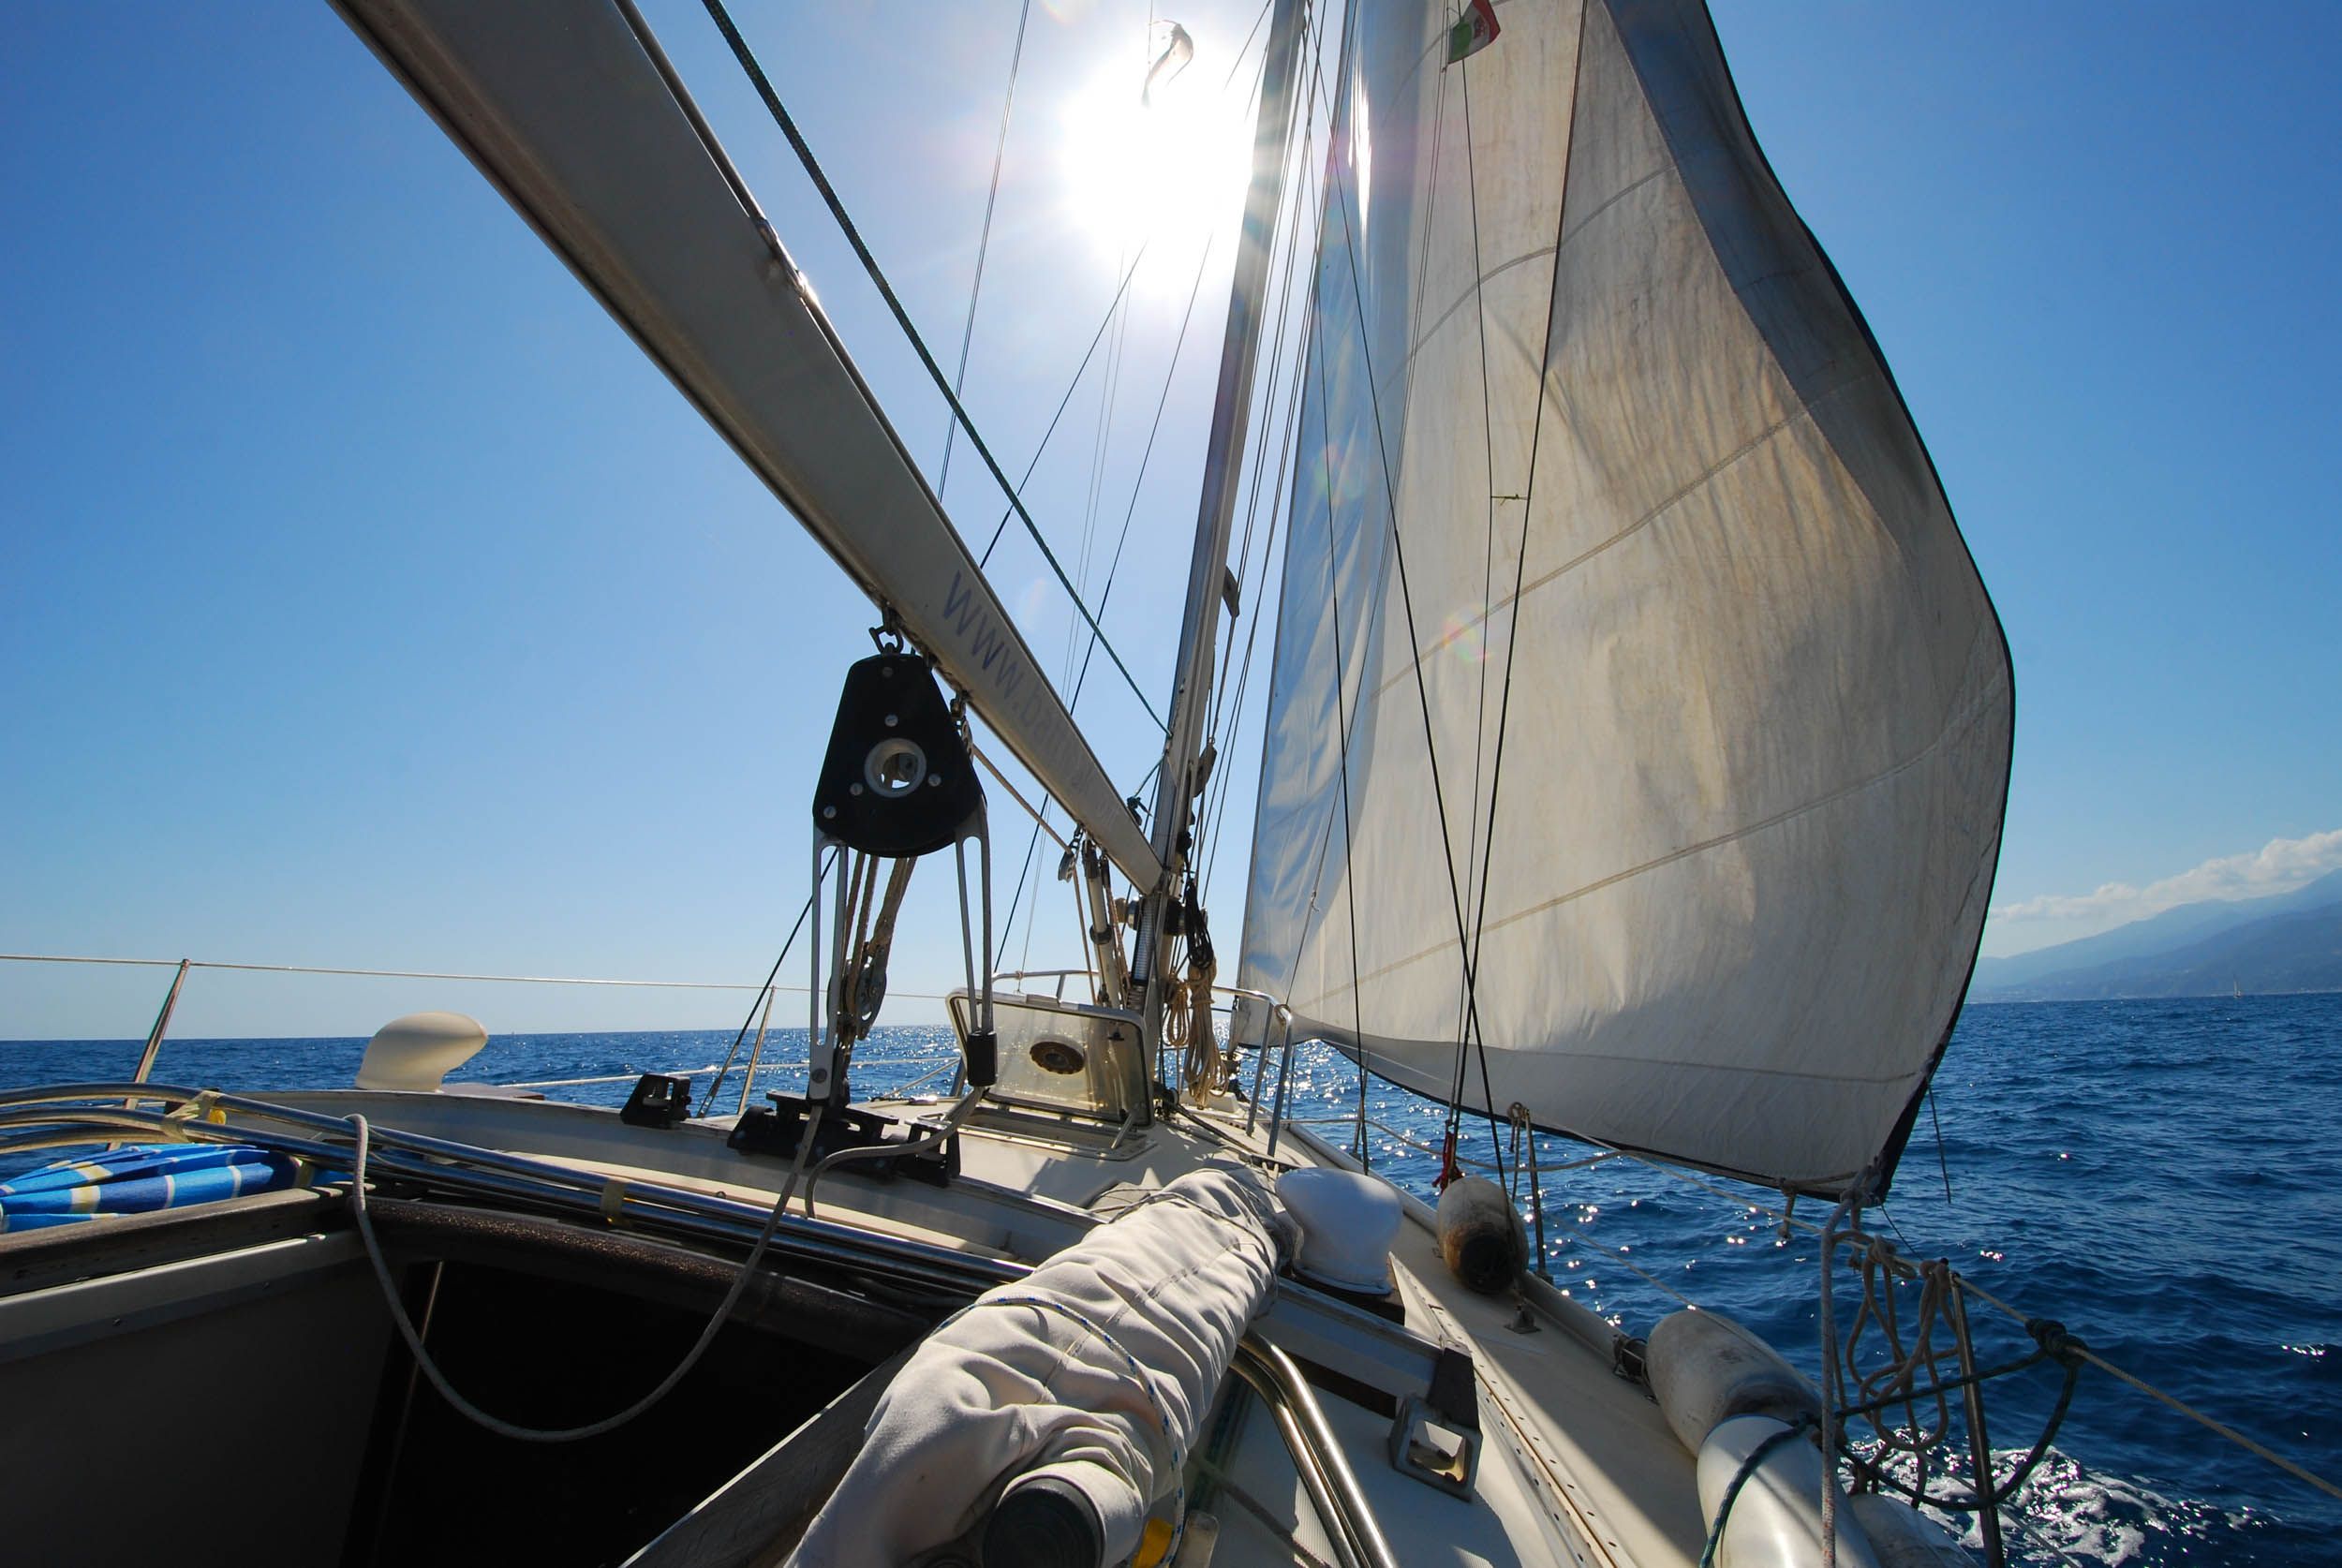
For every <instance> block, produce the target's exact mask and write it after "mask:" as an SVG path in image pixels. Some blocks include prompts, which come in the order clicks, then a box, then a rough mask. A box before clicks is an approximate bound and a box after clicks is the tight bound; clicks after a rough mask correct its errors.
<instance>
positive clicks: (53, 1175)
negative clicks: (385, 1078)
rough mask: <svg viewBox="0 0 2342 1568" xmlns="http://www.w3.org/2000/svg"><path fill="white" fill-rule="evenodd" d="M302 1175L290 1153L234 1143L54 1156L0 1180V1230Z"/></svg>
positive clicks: (187, 1200)
mask: <svg viewBox="0 0 2342 1568" xmlns="http://www.w3.org/2000/svg"><path fill="white" fill-rule="evenodd" d="M303 1180H304V1177H303V1175H302V1171H301V1166H300V1162H299V1161H295V1160H294V1159H293V1158H292V1157H291V1156H289V1155H284V1154H273V1153H271V1152H270V1151H268V1150H267V1149H261V1148H252V1147H249V1146H245V1145H242V1144H192V1145H190V1144H157V1145H140V1146H131V1147H127V1148H118V1149H115V1150H113V1151H112V1152H111V1153H109V1154H104V1155H101V1156H99V1157H98V1158H96V1159H95V1160H60V1161H57V1162H56V1163H54V1164H51V1165H43V1166H42V1167H41V1168H40V1169H38V1170H37V1171H28V1172H26V1173H25V1174H24V1175H22V1176H18V1177H17V1178H15V1179H14V1180H13V1181H0V1231H28V1230H35V1229H37V1228H39V1227H41V1226H44V1225H70V1224H77V1223H79V1222H81V1221H82V1220H95V1219H97V1218H98V1217H99V1216H101V1215H108V1214H143V1213H145V1212H147V1211H148V1210H151V1209H157V1208H186V1207H189V1206H193V1205H196V1204H208V1203H216V1202H218V1201H219V1200H220V1199H222V1198H235V1197H242V1196H245V1195H246V1194H248V1193H253V1192H270V1191H275V1190H276V1189H278V1188H283V1187H297V1186H300V1185H302V1182H303Z"/></svg>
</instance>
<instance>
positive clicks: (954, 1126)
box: [805, 1072, 989, 1220]
mask: <svg viewBox="0 0 2342 1568" xmlns="http://www.w3.org/2000/svg"><path fill="white" fill-rule="evenodd" d="M934 1075H935V1074H934V1073H932V1072H931V1073H929V1074H927V1076H928V1077H933V1076H934ZM987 1092H989V1091H988V1090H986V1089H983V1088H972V1089H970V1090H969V1091H968V1092H967V1093H966V1094H965V1095H963V1096H961V1097H960V1101H959V1103H958V1104H956V1105H954V1106H953V1107H952V1108H951V1110H950V1111H949V1112H948V1113H946V1114H945V1116H944V1117H943V1125H942V1126H941V1127H939V1128H937V1129H935V1130H934V1131H933V1132H927V1133H926V1134H924V1135H922V1136H920V1137H917V1138H911V1139H906V1140H905V1141H904V1142H902V1143H899V1144H857V1145H855V1146H853V1147H852V1148H841V1149H839V1150H837V1152H836V1153H834V1154H831V1155H830V1156H828V1157H827V1158H826V1159H824V1160H823V1161H822V1162H821V1163H820V1164H818V1165H816V1166H814V1167H813V1174H812V1175H811V1176H808V1177H807V1178H806V1182H805V1217H806V1218H807V1219H808V1220H812V1219H817V1218H819V1216H817V1215H816V1214H815V1213H814V1212H813V1190H814V1189H815V1188H817V1187H819V1186H820V1185H821V1183H822V1178H823V1176H827V1175H828V1174H829V1173H830V1169H831V1167H833V1166H837V1165H843V1164H846V1163H847V1162H849V1161H855V1160H877V1159H882V1158H883V1157H884V1156H887V1155H890V1154H891V1155H908V1154H925V1153H926V1151H927V1150H929V1149H931V1148H933V1147H935V1146H936V1145H938V1144H940V1143H941V1142H942V1141H943V1140H944V1139H946V1138H948V1137H950V1136H951V1135H952V1134H953V1133H955V1132H958V1131H959V1128H960V1124H961V1123H962V1122H964V1121H966V1120H967V1119H968V1118H969V1117H971V1116H973V1115H974V1114H975V1111H976V1107H977V1105H978V1104H979V1103H980V1102H982V1101H983V1100H984V1097H985V1095H986V1093H987ZM808 1141H809V1135H808Z"/></svg>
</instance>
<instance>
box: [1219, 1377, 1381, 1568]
mask: <svg viewBox="0 0 2342 1568" xmlns="http://www.w3.org/2000/svg"><path fill="white" fill-rule="evenodd" d="M1229 1369H1230V1370H1231V1371H1233V1372H1235V1373H1236V1374H1237V1376H1238V1377H1240V1378H1242V1379H1243V1380H1244V1381H1245V1383H1248V1384H1250V1385H1251V1387H1252V1389H1253V1392H1254V1393H1255V1394H1258V1395H1259V1396H1260V1398H1261V1402H1262V1403H1263V1404H1265V1405H1267V1407H1268V1412H1269V1414H1270V1415H1272V1416H1273V1417H1275V1419H1276V1422H1277V1429H1278V1431H1279V1432H1280V1433H1281V1434H1282V1436H1283V1438H1284V1441H1285V1448H1286V1450H1287V1452H1289V1453H1290V1454H1291V1455H1292V1456H1293V1468H1294V1470H1295V1471H1296V1472H1298V1474H1299V1475H1300V1478H1301V1485H1302V1487H1304V1488H1305V1489H1307V1490H1308V1492H1309V1494H1310V1501H1311V1503H1312V1506H1314V1507H1315V1508H1316V1510H1317V1515H1318V1517H1319V1518H1321V1519H1323V1520H1324V1521H1325V1522H1326V1524H1327V1527H1328V1528H1329V1530H1330V1531H1331V1533H1332V1535H1333V1537H1334V1548H1335V1550H1336V1551H1338V1552H1339V1553H1341V1557H1342V1560H1343V1561H1344V1562H1345V1563H1346V1564H1347V1565H1348V1568H1398V1559H1396V1558H1395V1557H1393V1556H1392V1555H1391V1551H1390V1543H1389V1542H1388V1541H1386V1540H1385V1539H1384V1537H1383V1527H1382V1525H1381V1524H1380V1523H1379V1522H1377V1520H1376V1519H1375V1517H1374V1510H1373V1507H1372V1505H1371V1504H1370V1503H1369V1502H1368V1501H1367V1500H1366V1492H1365V1490H1364V1488H1362V1487H1359V1485H1358V1478H1357V1475H1356V1472H1353V1471H1352V1470H1351V1468H1350V1460H1349V1457H1348V1456H1346V1455H1345V1454H1343V1452H1342V1450H1341V1441H1340V1440H1339V1439H1338V1438H1336V1437H1335V1436H1334V1429H1333V1427H1331V1426H1330V1425H1328V1424H1327V1420H1326V1413H1325V1411H1324V1410H1323V1409H1322V1408H1320V1406H1319V1405H1318V1402H1317V1396H1316V1394H1315V1393H1313V1392H1312V1390H1311V1388H1310V1385H1309V1382H1308V1380H1307V1379H1305V1378H1303V1377H1302V1376H1301V1368H1298V1367H1297V1366H1295V1365H1294V1364H1293V1358H1292V1357H1291V1356H1289V1355H1287V1354H1285V1353H1284V1352H1283V1351H1282V1350H1279V1349H1278V1348H1277V1347H1276V1346H1275V1345H1272V1344H1269V1343H1268V1342H1267V1340H1264V1339H1256V1338H1254V1337H1253V1336H1252V1335H1249V1334H1248V1335H1246V1336H1245V1337H1244V1339H1242V1340H1241V1341H1240V1342H1238V1345H1237V1349H1236V1355H1235V1357H1234V1359H1232V1360H1231V1361H1230V1362H1229Z"/></svg>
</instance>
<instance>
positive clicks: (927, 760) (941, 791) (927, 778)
mask: <svg viewBox="0 0 2342 1568" xmlns="http://www.w3.org/2000/svg"><path fill="white" fill-rule="evenodd" d="M983 805H984V789H983V786H982V785H981V783H980V782H979V781H978V779H977V777H976V767H975V762H974V760H973V759H972V758H971V757H970V756H969V755H968V746H967V743H966V742H965V741H964V740H962V739H961V738H960V732H959V726H958V725H957V724H956V722H954V720H953V718H952V712H951V708H950V707H949V705H948V704H946V703H945V702H944V700H943V693H942V691H941V689H940V688H938V687H937V685H936V682H935V676H934V675H933V673H930V672H929V670H928V669H927V661H926V659H924V658H920V657H919V656H918V655H917V654H912V653H880V654H873V655H872V656H871V657H870V658H866V659H863V660H861V661H860V662H858V663H856V664H855V665H854V666H853V667H852V669H851V670H849V671H847V672H846V689H845V692H844V694H843V695H842V696H840V697H839V698H838V700H837V723H835V724H834V725H832V726H831V728H830V732H829V752H828V755H827V756H825V757H824V758H823V761H822V776H821V781H820V783H819V784H818V785H817V786H816V787H815V789H814V791H813V827H814V831H815V832H817V833H819V834H821V835H823V836H825V837H829V838H834V839H836V840H837V842H839V843H841V844H844V845H845V846H846V847H847V848H849V849H852V850H858V851H861V852H863V853H864V854H872V855H885V856H889V857H895V858H900V857H905V856H914V855H924V854H931V853H933V852H934V851H937V850H940V849H942V848H943V847H944V846H946V845H948V844H950V843H952V842H953V841H955V840H956V838H958V837H959V836H960V835H961V832H962V829H963V828H964V827H965V825H966V824H967V822H968V820H969V818H970V817H971V816H973V815H974V814H975V813H976V812H977V811H978V810H980V809H981V808H982V807H983Z"/></svg>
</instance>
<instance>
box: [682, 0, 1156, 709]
mask: <svg viewBox="0 0 2342 1568" xmlns="http://www.w3.org/2000/svg"><path fill="white" fill-rule="evenodd" d="M701 4H702V5H703V6H704V7H705V8H706V11H707V14H708V17H709V19H710V20H712V21H713V22H715V23H716V29H717V31H718V32H719V33H721V34H722V35H723V36H724V42H725V43H727V44H729V45H730V46H731V48H732V53H733V57H734V59H736V60H738V61H739V63H740V68H741V69H742V70H743V71H745V72H747V73H748V78H749V82H750V83H751V84H752V85H754V87H755V88H756V92H757V96H759V97H760V98H762V99H763V102H764V108H765V110H766V111H767V112H769V113H770V114H771V115H772V117H773V122H774V124H776V125H778V126H779V127H780V132H781V134H782V135H783V136H785V137H786V138H788V140H789V145H790V147H791V149H792V150H793V151H794V152H795V153H796V155H797V161H798V162H799V163H800V164H802V165H804V167H805V171H806V174H807V176H808V178H810V179H811V180H812V182H813V187H814V189H815V190H817V191H818V192H820V193H821V197H822V200H823V203H824V204H826V205H827V206H828V208H829V213H830V216H831V217H832V218H834V219H836V220H837V227H838V229H839V231H840V232H841V233H843V234H844V235H845V237H846V243H847V244H850V245H852V247H853V253H854V255H855V256H856V257H857V258H858V259H860V260H861V262H862V270H863V271H864V272H865V273H867V274H869V278H870V282H871V284H872V285H873V286H875V287H876V288H877V289H878V291H879V295H880V297H881V298H882V300H884V301H885V303H886V308H887V309H888V310H889V311H890V312H891V313H893V315H894V318H895V323H896V325H897V326H899V327H900V328H901V329H902V331H903V336H904V337H905V339H906V340H908V341H909V343H910V344H911V347H912V351H913V352H914V353H916V354H917V355H918V356H919V362H920V363H921V364H922V365H924V366H926V372H927V376H928V378H929V379H931V380H932V381H934V383H935V389H936V391H937V392H941V393H942V395H943V401H944V402H945V403H947V404H949V405H950V406H951V410H952V418H953V419H954V421H955V422H956V423H957V424H958V425H959V427H960V428H961V429H964V430H965V431H967V432H968V444H969V445H970V446H971V447H972V448H974V449H975V452H976V455H977V456H979V457H981V458H983V459H984V466H986V468H987V469H989V470H990V471H991V474H992V479H993V481H994V482H995V483H997V484H998V485H999V486H1000V487H1001V494H1003V495H1005V496H1007V497H1008V498H1009V506H1010V509H1011V510H1014V511H1015V514H1016V516H1017V517H1018V518H1019V519H1020V520H1021V521H1022V522H1023V523H1024V525H1025V531H1026V532H1027V533H1029V534H1030V535H1031V536H1032V541H1033V543H1034V545H1035V546H1036V547H1037V548H1038V549H1039V550H1040V552H1041V558H1042V559H1043V560H1045V561H1046V562H1047V563H1048V564H1049V570H1051V571H1053V572H1055V573H1056V574H1057V580H1058V583H1059V584H1060V585H1061V586H1062V587H1063V588H1064V589H1065V591H1066V593H1067V595H1068V596H1070V597H1071V598H1072V599H1073V600H1074V608H1075V609H1076V610H1078V611H1080V612H1081V615H1082V619H1084V620H1085V621H1087V622H1089V629H1090V630H1091V631H1092V632H1093V633H1094V634H1095V635H1096V641H1097V643H1104V646H1105V650H1106V657H1107V658H1110V659H1112V660H1113V661H1114V667H1115V668H1116V669H1117V670H1119V671H1120V672H1121V675H1122V679H1123V681H1124V683H1125V684H1127V685H1128V686H1129V687H1130V688H1131V693H1132V695H1134V696H1135V697H1136V698H1137V699H1138V703H1139V706H1141V707H1143V708H1145V709H1146V710H1147V717H1149V718H1151V719H1153V720H1154V721H1155V727H1156V728H1157V729H1161V730H1165V731H1167V730H1168V728H1169V726H1168V725H1166V724H1165V723H1164V718H1163V716H1162V715H1161V714H1159V713H1157V712H1155V705H1154V703H1151V702H1149V700H1148V697H1147V693H1146V691H1145V689H1144V688H1141V687H1140V686H1139V684H1138V681H1137V678H1136V677H1135V676H1134V675H1133V674H1132V673H1131V671H1130V666H1129V665H1127V664H1125V663H1123V662H1122V656H1121V655H1120V654H1119V653H1118V652H1117V651H1116V650H1115V647H1114V644H1113V643H1110V642H1107V640H1106V635H1105V631H1104V628H1102V627H1101V626H1099V624H1098V617H1097V616H1096V615H1095V614H1092V613H1091V612H1090V609H1089V605H1088V604H1086V603H1084V602H1083V600H1082V597H1081V595H1080V594H1078V593H1076V592H1075V589H1074V583H1073V579H1072V578H1070V577H1068V576H1066V574H1065V568H1064V567H1063V566H1062V565H1061V564H1060V562H1059V560H1058V558H1057V552H1055V551H1054V550H1052V549H1050V548H1049V541H1048V540H1047V538H1046V537H1045V536H1044V535H1043V534H1042V532H1041V525H1039V524H1038V523H1035V522H1034V521H1033V518H1032V513H1031V512H1030V511H1028V510H1025V502H1024V498H1023V497H1022V496H1019V495H1018V494H1017V493H1016V487H1015V485H1012V484H1011V483H1009V481H1008V475H1007V474H1006V473H1005V472H1003V471H1002V470H1001V463H1000V459H999V458H997V457H995V456H993V454H992V449H991V447H990V446H989V445H987V444H986V441H985V439H984V436H983V433H982V432H980V431H979V430H977V429H976V425H975V422H974V421H973V420H972V419H971V418H970V417H969V414H968V410H967V408H966V407H963V406H962V405H961V403H960V401H959V394H958V393H957V392H954V391H953V390H952V386H951V383H950V382H949V381H948V380H946V379H945V378H944V376H943V367H942V366H941V365H940V364H938V363H936V362H935V355H934V354H933V353H932V352H930V351H929V350H928V348H927V345H926V339H925V338H924V337H922V336H921V335H920V333H919V329H918V327H917V326H916V325H914V324H913V323H912V319H911V313H910V312H909V311H908V310H906V309H904V308H903V303H902V301H901V300H900V299H899V298H898V297H897V295H896V293H895V288H894V285H892V284H890V283H889V282H887V280H886V274H885V272H884V271H883V270H882V268H881V267H880V266H879V263H878V258H877V257H876V256H873V255H872V254H871V253H870V247H869V245H868V244H866V243H865V242H864V240H863V238H862V230H861V229H858V228H856V227H855V225H854V221H853V219H852V216H851V215H850V214H848V213H847V211H846V204H845V202H844V201H842V200H839V198H838V195H837V188H836V187H835V186H833V185H831V184H830V183H829V176H828V175H826V174H824V173H823V171H822V166H821V162H820V160H819V159H817V158H815V157H814V155H813V149H812V147H811V146H810V145H808V143H807V141H806V140H805V135H804V133H803V132H801V131H800V130H798V129H797V123H796V121H795V120H793V119H792V118H791V117H790V114H789V111H788V110H787V109H786V108H785V107H783V106H782V104H781V101H780V95H779V94H778V93H777V92H775V91H774V90H773V84H772V80H771V79H770V78H769V77H767V76H766V75H765V74H764V67H763V66H762V65H761V64H759V63H758V61H757V58H756V54H755V52H754V51H752V50H750V49H749V45H748V40H747V39H745V38H743V37H741V36H740V29H739V28H738V27H737V26H736V25H735V24H734V22H733V20H732V13H731V12H730V11H728V10H726V9H725V8H724V3H723V0H701Z"/></svg>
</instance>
